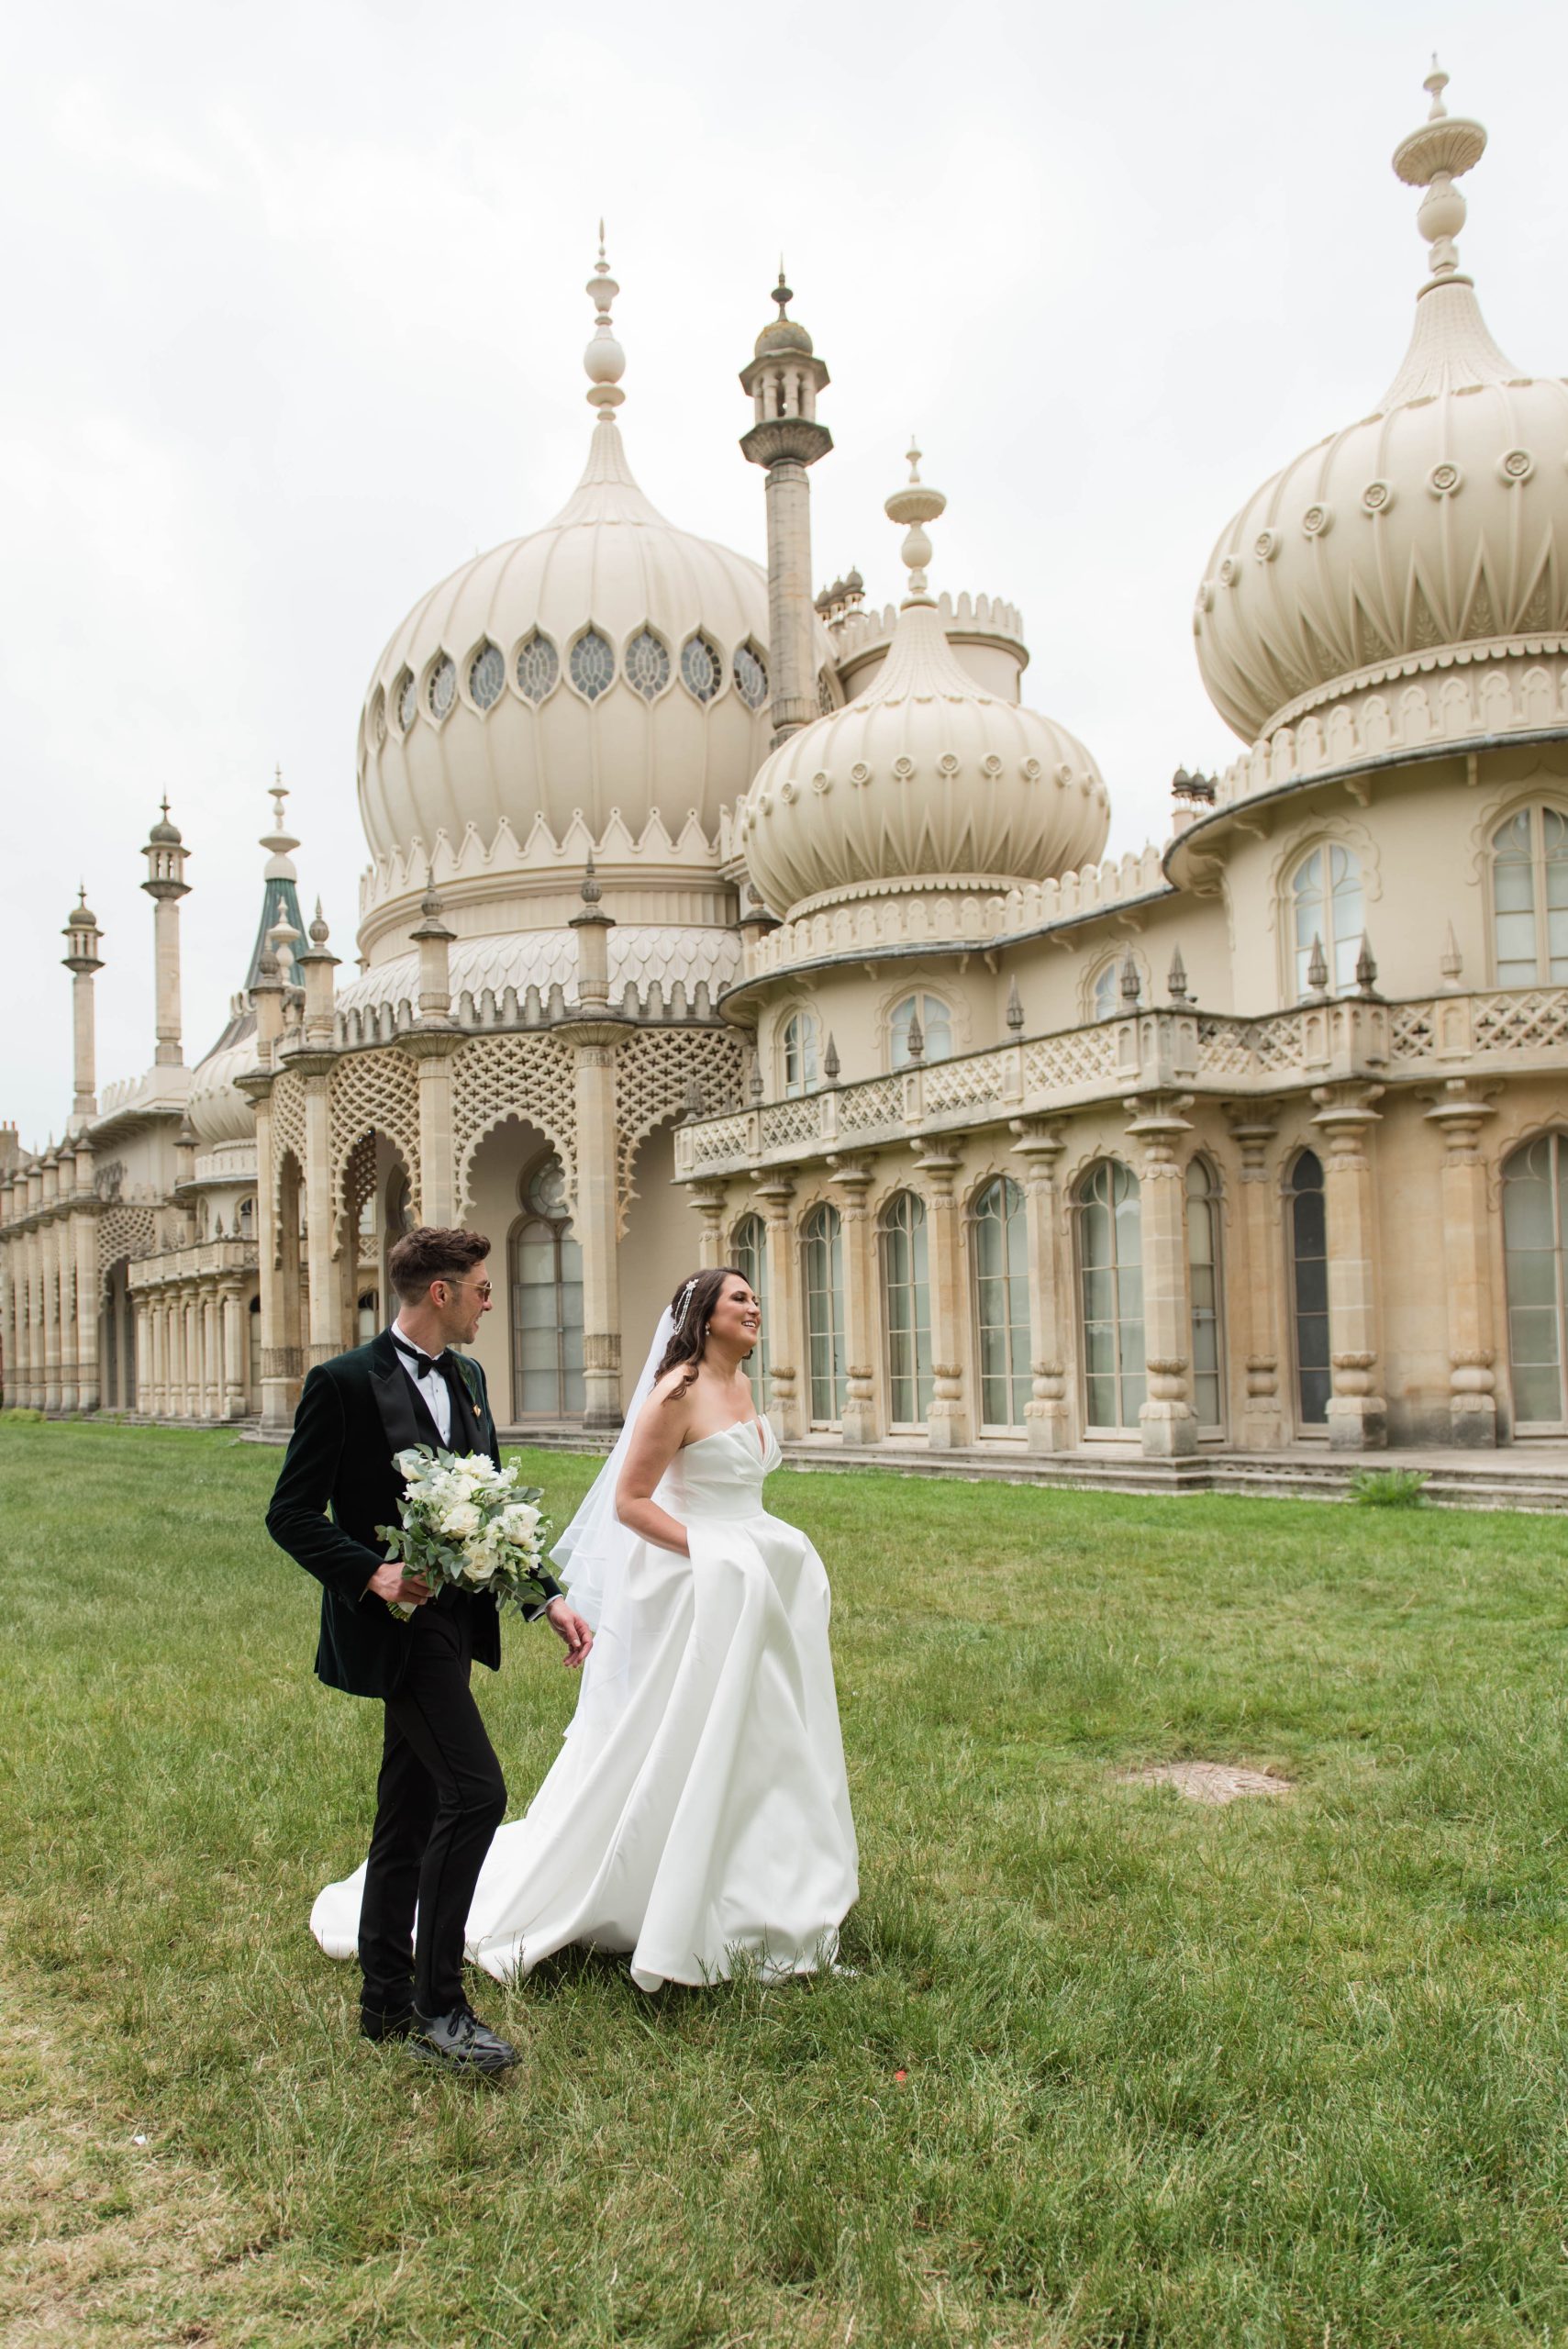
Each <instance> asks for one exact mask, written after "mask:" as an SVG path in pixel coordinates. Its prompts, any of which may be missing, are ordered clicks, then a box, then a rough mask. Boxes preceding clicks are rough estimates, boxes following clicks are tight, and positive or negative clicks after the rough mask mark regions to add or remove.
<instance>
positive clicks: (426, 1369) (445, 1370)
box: [392, 1338, 456, 1386]
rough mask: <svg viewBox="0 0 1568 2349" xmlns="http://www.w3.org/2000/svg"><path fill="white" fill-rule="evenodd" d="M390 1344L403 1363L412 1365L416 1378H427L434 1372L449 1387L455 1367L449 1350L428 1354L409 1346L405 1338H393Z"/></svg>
mask: <svg viewBox="0 0 1568 2349" xmlns="http://www.w3.org/2000/svg"><path fill="white" fill-rule="evenodd" d="M392 1342H393V1344H394V1345H395V1347H396V1348H397V1351H398V1353H400V1354H401V1355H402V1356H403V1359H404V1361H405V1362H406V1363H409V1364H412V1366H413V1371H414V1375H415V1377H416V1378H428V1376H429V1375H430V1373H431V1372H432V1371H434V1372H435V1374H436V1375H437V1377H438V1378H444V1379H445V1380H446V1381H447V1383H448V1385H449V1386H450V1383H451V1378H452V1373H453V1370H454V1369H455V1367H456V1365H455V1364H454V1363H453V1361H452V1357H451V1352H450V1348H449V1349H448V1351H447V1352H446V1353H439V1354H428V1353H423V1352H422V1351H421V1350H420V1348H419V1347H417V1346H414V1345H410V1344H409V1342H408V1341H407V1339H406V1338H394V1339H393V1341H392Z"/></svg>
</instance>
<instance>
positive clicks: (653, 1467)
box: [616, 1370, 691, 1558]
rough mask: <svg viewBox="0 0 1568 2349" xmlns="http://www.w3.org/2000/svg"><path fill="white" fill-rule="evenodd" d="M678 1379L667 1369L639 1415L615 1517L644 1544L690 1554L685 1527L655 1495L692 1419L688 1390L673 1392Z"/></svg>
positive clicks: (617, 1497) (679, 1377) (622, 1476)
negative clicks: (662, 1506)
mask: <svg viewBox="0 0 1568 2349" xmlns="http://www.w3.org/2000/svg"><path fill="white" fill-rule="evenodd" d="M680 1380H681V1374H680V1372H679V1371H678V1370H673V1371H670V1372H669V1373H668V1374H667V1375H665V1376H664V1377H663V1378H662V1379H661V1380H660V1381H659V1384H658V1386H655V1388H654V1389H653V1392H652V1394H651V1396H650V1397H649V1398H648V1400H647V1402H646V1403H644V1405H643V1407H642V1408H641V1410H640V1411H639V1413H638V1417H637V1425H636V1426H635V1427H634V1428H633V1430H632V1431H631V1442H629V1443H628V1446H627V1453H626V1464H625V1466H624V1467H623V1468H622V1470H621V1472H620V1481H619V1483H618V1484H617V1486H616V1515H617V1517H618V1518H619V1520H620V1521H621V1523H622V1524H623V1525H624V1526H627V1527H628V1529H629V1530H630V1531H632V1532H633V1533H639V1534H640V1535H641V1537H642V1539H643V1540H644V1541H645V1542H652V1543H653V1544H654V1545H655V1547H656V1548H658V1549H661V1550H674V1551H676V1552H677V1553H679V1555H680V1556H681V1557H683V1558H689V1557H690V1555H691V1544H690V1542H688V1541H687V1539H686V1529H685V1527H684V1525H683V1524H682V1523H681V1520H680V1519H679V1518H678V1517H672V1516H671V1514H670V1512H669V1510H668V1509H665V1508H660V1507H659V1504H658V1503H657V1501H655V1499H654V1498H653V1494H654V1491H655V1489H656V1488H657V1486H658V1484H659V1481H660V1479H661V1478H662V1475H663V1474H664V1471H665V1470H666V1469H667V1468H668V1467H669V1465H670V1463H671V1461H672V1460H673V1458H674V1457H675V1454H676V1453H677V1452H679V1450H680V1448H681V1442H682V1439H683V1437H684V1435H685V1432H686V1428H687V1425H688V1422H689V1420H690V1418H691V1390H690V1388H689V1387H688V1389H687V1390H686V1392H685V1393H684V1395H676V1394H674V1393H673V1391H672V1390H673V1388H674V1387H676V1386H679V1385H680ZM666 1398H668V1399H666Z"/></svg>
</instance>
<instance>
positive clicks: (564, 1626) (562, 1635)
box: [544, 1598, 594, 1672]
mask: <svg viewBox="0 0 1568 2349" xmlns="http://www.w3.org/2000/svg"><path fill="white" fill-rule="evenodd" d="M544 1620H545V1621H546V1622H547V1623H548V1624H549V1625H550V1630H551V1631H553V1632H554V1633H555V1636H556V1638H557V1639H558V1640H564V1641H565V1642H566V1653H565V1654H564V1655H563V1656H562V1659H561V1661H562V1664H564V1665H565V1666H566V1669H567V1671H568V1672H576V1671H578V1670H580V1668H581V1667H582V1666H583V1665H584V1664H586V1662H587V1660H588V1650H589V1649H590V1648H591V1647H592V1646H593V1644H594V1634H593V1632H592V1631H590V1630H589V1629H588V1626H587V1624H586V1623H584V1620H583V1618H582V1617H581V1615H576V1614H573V1610H572V1609H571V1607H570V1606H569V1605H568V1604H567V1602H566V1600H565V1599H564V1598H552V1599H551V1600H550V1605H549V1606H548V1607H547V1608H546V1609H545V1610H544Z"/></svg>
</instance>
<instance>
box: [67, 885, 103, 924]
mask: <svg viewBox="0 0 1568 2349" xmlns="http://www.w3.org/2000/svg"><path fill="white" fill-rule="evenodd" d="M65 927H66V929H67V930H96V929H97V927H98V917H97V915H96V914H95V912H94V911H93V909H92V907H90V906H89V905H88V903H87V892H86V890H85V889H83V890H82V892H81V894H80V896H79V897H78V899H77V902H76V904H75V905H73V906H72V908H71V911H70V912H69V913H68V914H67V915H66V917H65Z"/></svg>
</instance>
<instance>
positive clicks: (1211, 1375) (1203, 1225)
mask: <svg viewBox="0 0 1568 2349" xmlns="http://www.w3.org/2000/svg"><path fill="white" fill-rule="evenodd" d="M1187 1278H1188V1285H1189V1286H1190V1288H1191V1290H1192V1308H1193V1411H1194V1415H1195V1418H1196V1419H1197V1423H1198V1426H1199V1427H1200V1428H1202V1429H1205V1430H1208V1431H1212V1430H1217V1429H1222V1428H1223V1427H1224V1425H1225V1387H1224V1381H1223V1379H1222V1376H1221V1374H1220V1366H1219V1328H1220V1323H1219V1186H1218V1183H1217V1182H1216V1180H1215V1177H1214V1169H1213V1167H1212V1166H1210V1164H1209V1163H1208V1161H1207V1159H1206V1158H1195V1159H1193V1160H1192V1162H1191V1163H1190V1164H1189V1165H1188V1167H1187Z"/></svg>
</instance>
